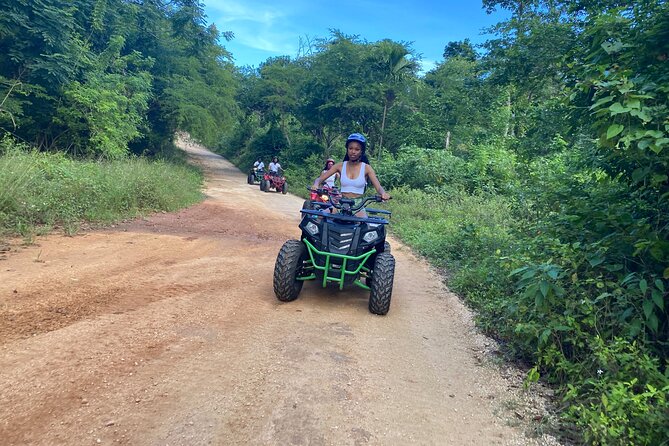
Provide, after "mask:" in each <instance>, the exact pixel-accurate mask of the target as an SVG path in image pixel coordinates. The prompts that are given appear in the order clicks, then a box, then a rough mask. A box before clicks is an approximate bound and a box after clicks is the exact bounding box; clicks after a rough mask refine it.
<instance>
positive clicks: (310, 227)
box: [304, 221, 318, 235]
mask: <svg viewBox="0 0 669 446" xmlns="http://www.w3.org/2000/svg"><path fill="white" fill-rule="evenodd" d="M304 229H306V230H307V232H308V233H309V234H311V235H316V234H318V225H317V224H316V223H314V222H312V221H310V222H309V223H307V224H306V225H305V226H304Z"/></svg>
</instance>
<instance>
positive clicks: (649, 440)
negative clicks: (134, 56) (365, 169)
mask: <svg viewBox="0 0 669 446" xmlns="http://www.w3.org/2000/svg"><path fill="white" fill-rule="evenodd" d="M483 6H484V7H485V8H487V9H488V10H494V9H495V8H498V7H501V8H505V9H507V10H509V11H510V13H511V14H510V18H509V20H507V21H504V22H502V23H499V24H498V25H496V26H495V27H494V28H493V29H492V30H491V31H492V32H493V33H494V34H495V38H493V39H491V40H489V41H488V42H486V43H485V44H484V45H482V47H481V48H480V50H482V53H483V55H480V54H481V53H479V52H478V51H477V50H476V49H475V48H473V46H472V45H471V42H469V41H468V40H465V41H462V42H448V43H446V42H445V49H444V60H443V61H442V62H441V63H439V64H438V66H437V67H436V68H434V69H433V70H431V71H430V72H428V73H426V74H425V75H424V76H419V75H418V73H417V71H416V58H415V57H414V56H413V54H412V50H411V48H410V47H409V46H408V45H406V44H404V43H397V42H391V41H380V42H371V43H370V42H366V41H363V40H361V39H360V38H359V37H357V36H346V35H342V34H341V33H339V32H337V31H334V32H333V33H332V35H331V36H330V37H329V38H326V39H322V40H318V41H316V42H315V43H314V45H313V46H312V47H311V48H308V49H307V50H306V51H305V53H304V55H302V56H300V57H297V58H295V59H290V58H287V57H285V58H277V59H270V60H268V61H267V62H266V63H265V64H263V65H262V66H261V67H260V68H259V69H258V70H255V71H253V70H252V71H245V72H242V73H240V93H239V96H238V98H239V101H240V107H241V110H242V113H243V118H242V119H240V121H239V123H238V124H237V125H236V127H235V128H234V129H232V131H230V132H229V133H227V134H226V136H225V138H224V139H223V142H222V144H221V151H222V152H223V153H224V154H226V155H227V156H229V157H230V158H231V159H233V160H234V161H235V162H237V163H239V165H240V166H244V167H246V166H248V165H250V163H251V162H252V160H253V159H254V158H256V157H257V156H262V157H265V158H266V159H267V158H268V157H269V156H272V155H275V154H276V155H279V156H280V158H281V162H282V164H283V165H284V167H286V168H287V176H288V178H289V181H290V182H291V184H292V186H293V190H295V189H296V188H297V189H300V188H302V187H303V186H304V185H307V184H310V183H311V180H312V179H313V178H314V177H315V176H316V175H317V174H318V172H319V171H320V169H321V164H322V162H323V160H324V159H325V157H326V156H329V155H333V156H336V157H338V158H340V157H341V156H342V155H343V147H342V145H343V138H344V137H345V136H346V134H348V133H351V132H353V131H360V132H363V133H365V134H366V135H367V136H368V137H369V141H370V143H369V150H368V152H369V153H368V154H369V155H371V158H372V163H373V164H375V169H376V171H377V173H378V175H379V177H380V179H381V182H382V183H383V184H384V185H386V186H388V187H391V188H392V194H393V195H394V197H395V199H394V200H393V201H392V202H390V204H389V206H390V207H391V208H392V209H393V210H394V211H395V213H394V223H393V228H394V231H395V232H396V233H397V234H398V235H399V236H400V237H401V238H402V239H403V240H405V241H407V242H408V243H410V244H411V245H412V246H414V247H415V248H416V249H417V250H418V251H420V252H421V253H423V254H424V255H426V256H428V257H429V258H430V259H431V260H432V261H433V262H434V263H436V264H437V265H440V266H443V267H445V268H446V269H447V271H448V281H449V285H450V286H451V288H452V289H454V290H456V291H457V292H459V293H460V294H461V295H463V296H464V297H465V298H466V299H467V301H468V302H469V303H470V304H471V305H472V307H474V308H475V309H476V310H477V313H478V321H479V323H480V325H481V326H482V327H483V328H484V329H485V330H486V331H487V332H488V333H490V334H491V335H493V336H496V337H497V338H498V339H500V340H502V341H503V343H504V345H505V346H506V349H507V351H508V352H509V353H510V354H512V355H513V356H515V357H516V358H518V359H519V360H522V361H525V362H527V363H529V364H530V372H529V374H528V381H529V382H531V381H533V380H536V379H539V378H542V379H544V380H545V381H547V382H549V383H552V384H554V385H555V386H556V389H557V390H558V394H559V395H560V398H561V400H560V401H559V402H558V404H559V405H564V410H563V411H562V413H563V415H564V420H565V422H567V423H568V424H571V425H572V426H574V427H575V428H577V429H574V432H580V437H581V438H582V439H584V440H586V441H587V442H588V443H592V444H620V445H627V444H644V445H651V444H652V445H656V444H666V441H667V438H669V402H668V401H667V392H669V367H668V361H669V318H668V313H667V312H668V308H667V306H668V305H669V302H667V295H668V294H667V291H668V290H667V288H669V240H668V239H669V237H668V235H669V181H668V176H667V172H669V165H668V164H669V109H668V105H669V65H668V63H669V62H668V61H667V59H668V57H669V6H668V5H667V3H666V1H657V0H653V1H651V0H642V1H637V2H621V1H616V0H579V1H576V2H555V1H550V2H548V1H532V2H526V1H515V0H504V1H494V0H485V1H484V2H483ZM574 435H576V434H574Z"/></svg>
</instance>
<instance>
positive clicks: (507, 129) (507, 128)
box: [504, 91, 511, 138]
mask: <svg viewBox="0 0 669 446" xmlns="http://www.w3.org/2000/svg"><path fill="white" fill-rule="evenodd" d="M506 110H507V113H508V114H507V117H506V125H505V126H504V137H505V138H506V137H507V136H509V132H510V131H511V92H510V91H507V93H506Z"/></svg>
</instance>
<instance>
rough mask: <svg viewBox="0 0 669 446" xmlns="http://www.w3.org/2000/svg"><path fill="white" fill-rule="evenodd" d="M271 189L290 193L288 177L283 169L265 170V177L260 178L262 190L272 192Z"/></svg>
mask: <svg viewBox="0 0 669 446" xmlns="http://www.w3.org/2000/svg"><path fill="white" fill-rule="evenodd" d="M271 189H274V190H275V191H277V192H281V193H282V194H286V193H288V182H286V177H284V176H283V171H281V172H265V175H264V176H263V179H262V180H260V190H261V191H264V192H270V190H271Z"/></svg>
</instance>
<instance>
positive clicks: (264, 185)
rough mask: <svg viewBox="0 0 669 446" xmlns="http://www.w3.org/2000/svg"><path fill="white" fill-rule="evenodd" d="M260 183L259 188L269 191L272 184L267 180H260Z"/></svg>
mask: <svg viewBox="0 0 669 446" xmlns="http://www.w3.org/2000/svg"><path fill="white" fill-rule="evenodd" d="M260 184H261V185H262V188H261V190H263V191H265V192H269V188H270V187H271V186H272V185H271V184H270V182H269V180H262V181H261V182H260Z"/></svg>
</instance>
